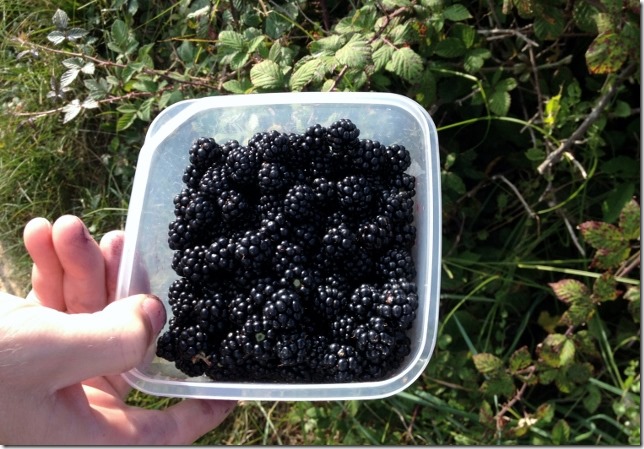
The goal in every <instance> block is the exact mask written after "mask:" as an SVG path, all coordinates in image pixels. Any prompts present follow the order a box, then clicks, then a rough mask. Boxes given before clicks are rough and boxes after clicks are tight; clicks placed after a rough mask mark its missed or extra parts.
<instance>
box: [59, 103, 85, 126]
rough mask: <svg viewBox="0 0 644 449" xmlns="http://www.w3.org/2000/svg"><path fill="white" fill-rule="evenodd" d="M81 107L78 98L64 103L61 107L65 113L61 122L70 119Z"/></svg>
mask: <svg viewBox="0 0 644 449" xmlns="http://www.w3.org/2000/svg"><path fill="white" fill-rule="evenodd" d="M81 109H82V107H81V104H80V101H78V99H74V100H72V101H71V102H70V103H68V104H66V105H65V106H64V107H63V112H64V113H65V115H64V117H63V123H67V122H70V121H72V120H73V119H74V118H75V117H76V116H77V115H78V114H79V113H80V111H81Z"/></svg>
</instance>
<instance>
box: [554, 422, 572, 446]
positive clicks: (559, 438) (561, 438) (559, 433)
mask: <svg viewBox="0 0 644 449" xmlns="http://www.w3.org/2000/svg"><path fill="white" fill-rule="evenodd" d="M568 440H570V425H569V424H568V423H567V422H566V420H564V419H560V420H559V421H557V422H556V423H555V425H554V427H553V428H552V442H553V443H554V444H558V445H559V444H564V443H566V442H568Z"/></svg>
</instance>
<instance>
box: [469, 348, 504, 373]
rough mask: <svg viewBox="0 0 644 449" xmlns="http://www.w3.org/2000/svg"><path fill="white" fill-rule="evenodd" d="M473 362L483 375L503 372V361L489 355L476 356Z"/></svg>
mask: <svg viewBox="0 0 644 449" xmlns="http://www.w3.org/2000/svg"><path fill="white" fill-rule="evenodd" d="M472 361H473V362H474V366H475V367H476V369H477V370H478V372H479V373H481V374H493V373H499V372H501V371H503V360H501V359H500V358H498V357H497V356H495V355H492V354H489V353H485V352H482V353H479V354H474V355H473V356H472Z"/></svg>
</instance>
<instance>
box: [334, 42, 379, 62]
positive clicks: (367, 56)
mask: <svg viewBox="0 0 644 449" xmlns="http://www.w3.org/2000/svg"><path fill="white" fill-rule="evenodd" d="M335 58H336V59H337V60H338V62H339V63H340V64H342V65H346V66H348V67H350V68H353V69H363V68H364V67H365V66H366V65H367V64H368V63H369V62H371V45H369V42H368V41H367V40H366V39H364V38H363V37H361V36H359V35H357V34H356V35H354V36H353V37H352V38H351V40H349V42H347V43H346V44H345V45H343V46H342V48H340V49H338V51H336V52H335Z"/></svg>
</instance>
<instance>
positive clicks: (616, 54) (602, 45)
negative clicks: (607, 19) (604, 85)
mask: <svg viewBox="0 0 644 449" xmlns="http://www.w3.org/2000/svg"><path fill="white" fill-rule="evenodd" d="M585 56H586V65H587V66H588V70H589V71H590V73H593V74H596V75H598V74H606V73H615V72H616V71H617V70H619V68H620V67H621V66H622V65H623V64H624V62H626V59H627V58H628V50H627V47H626V46H625V45H623V42H622V39H621V38H620V36H619V35H618V34H616V33H613V32H605V33H602V34H600V35H598V36H597V37H596V38H595V39H594V40H593V41H592V42H591V44H590V46H589V47H588V49H587V50H586V55H585Z"/></svg>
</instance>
